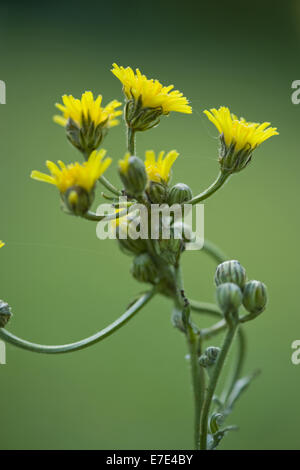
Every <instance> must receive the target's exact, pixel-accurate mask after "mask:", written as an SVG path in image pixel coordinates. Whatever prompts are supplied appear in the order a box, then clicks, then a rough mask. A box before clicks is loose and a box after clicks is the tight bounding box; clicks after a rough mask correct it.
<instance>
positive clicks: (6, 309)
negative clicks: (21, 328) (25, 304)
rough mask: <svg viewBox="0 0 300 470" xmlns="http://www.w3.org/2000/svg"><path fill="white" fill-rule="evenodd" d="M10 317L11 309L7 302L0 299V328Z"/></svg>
mask: <svg viewBox="0 0 300 470" xmlns="http://www.w3.org/2000/svg"><path fill="white" fill-rule="evenodd" d="M11 317H12V311H11V308H10V306H9V305H8V303H6V302H4V301H3V300H0V328H4V327H5V325H6V324H7V323H8V322H9V320H10V319H11Z"/></svg>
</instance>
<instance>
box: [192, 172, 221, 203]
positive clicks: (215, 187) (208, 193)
mask: <svg viewBox="0 0 300 470" xmlns="http://www.w3.org/2000/svg"><path fill="white" fill-rule="evenodd" d="M229 176H230V174H224V173H222V172H221V173H219V175H218V177H217V179H216V180H215V181H214V182H213V184H212V185H210V186H209V187H208V188H207V189H206V190H205V191H203V192H202V193H200V194H198V195H197V196H195V197H193V198H192V199H191V200H190V201H188V202H187V203H186V204H197V203H198V202H201V201H204V200H205V199H207V198H209V197H210V196H212V195H213V194H214V193H215V192H216V191H218V189H220V188H221V187H222V186H223V184H224V183H225V181H227V179H228V178H229Z"/></svg>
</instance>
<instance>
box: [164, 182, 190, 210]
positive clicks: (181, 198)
mask: <svg viewBox="0 0 300 470" xmlns="http://www.w3.org/2000/svg"><path fill="white" fill-rule="evenodd" d="M192 197H193V193H192V190H191V188H190V187H189V186H188V185H187V184H184V183H178V184H175V186H172V188H171V189H170V192H169V197H168V204H169V206H172V205H173V204H184V203H185V202H188V201H189V200H190V199H192Z"/></svg>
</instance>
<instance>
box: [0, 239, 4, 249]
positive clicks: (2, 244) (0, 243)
mask: <svg viewBox="0 0 300 470" xmlns="http://www.w3.org/2000/svg"><path fill="white" fill-rule="evenodd" d="M4 245H5V243H4V242H3V241H2V240H0V248H2V247H3V246H4Z"/></svg>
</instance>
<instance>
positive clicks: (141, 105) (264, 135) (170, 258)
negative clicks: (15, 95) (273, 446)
mask: <svg viewBox="0 0 300 470" xmlns="http://www.w3.org/2000/svg"><path fill="white" fill-rule="evenodd" d="M112 73H113V74H114V75H115V76H116V77H117V78H118V79H119V80H120V81H121V83H122V85H123V91H124V95H125V107H124V119H125V123H126V126H127V137H128V143H127V144H128V145H127V152H126V153H125V156H124V157H123V158H122V159H120V160H119V162H118V170H119V176H120V179H121V182H122V184H123V189H119V188H116V187H114V186H113V185H112V184H111V183H110V181H109V180H108V179H107V178H106V177H104V172H105V171H106V170H107V168H108V167H109V166H110V164H111V161H112V160H111V159H110V158H107V157H106V151H105V150H104V149H102V148H101V149H100V150H98V149H99V147H100V145H101V144H102V141H103V138H104V137H105V135H106V133H107V132H108V131H109V129H110V128H112V127H114V126H116V125H117V124H118V123H119V121H118V119H117V118H118V117H119V116H120V115H121V114H122V110H120V106H121V103H120V102H119V101H118V100H116V99H114V100H112V101H111V102H110V103H109V104H107V105H106V106H103V105H102V95H98V97H97V98H96V99H94V95H93V93H92V92H90V91H86V92H85V93H83V94H82V97H81V99H77V98H74V97H73V96H72V95H64V96H63V97H62V100H63V104H56V107H57V108H58V109H59V110H60V111H61V112H62V115H60V116H57V115H56V116H54V121H55V122H56V123H58V124H60V125H62V126H63V127H64V128H65V131H66V136H67V139H68V140H69V141H70V142H71V143H72V145H73V146H74V147H76V148H77V149H78V150H80V152H81V154H82V156H83V158H84V160H85V161H84V162H83V163H79V162H75V163H71V164H68V165H65V164H64V163H63V162H61V161H59V162H58V165H56V164H55V163H53V162H50V161H48V162H47V163H46V164H47V167H48V169H49V172H50V174H44V173H41V172H39V171H33V172H32V174H31V176H32V178H34V179H36V180H39V181H44V182H47V183H50V184H52V185H55V186H56V187H57V188H58V190H59V193H60V196H61V200H62V203H63V208H64V210H66V211H68V212H70V213H72V214H74V215H77V216H81V217H84V218H89V219H91V220H100V219H99V217H97V215H96V214H93V213H92V212H91V211H90V208H91V205H92V203H93V201H94V198H95V189H96V184H97V182H98V181H99V182H100V183H102V184H103V185H104V186H105V187H106V189H108V190H109V191H110V192H111V193H112V196H108V197H109V198H110V199H111V200H112V204H113V209H114V213H113V214H114V215H112V216H113V217H115V218H117V219H118V220H117V222H116V223H115V227H116V228H117V238H118V240H119V244H120V246H121V248H122V249H123V250H125V251H126V252H127V253H128V252H129V253H131V254H133V255H135V256H136V255H137V256H140V255H141V254H143V257H142V258H141V259H142V260H143V263H144V264H145V270H146V271H147V273H148V274H147V275H141V276H139V273H141V265H142V264H143V263H141V260H140V259H139V260H138V261H137V265H136V266H137V267H138V268H136V269H133V273H135V274H134V276H135V277H136V278H139V277H140V279H141V280H145V279H146V278H147V279H148V280H149V279H150V277H151V276H150V274H149V273H152V278H151V282H154V280H155V282H157V279H159V282H163V281H166V279H165V277H166V276H167V275H166V272H167V271H168V269H167V268H166V269H165V267H164V266H162V264H171V265H176V264H177V263H178V261H179V258H180V255H181V253H182V252H183V250H184V249H185V246H186V243H187V240H188V237H185V236H184V235H183V234H182V235H181V237H180V236H179V237H177V229H176V230H175V226H176V227H177V226H178V224H179V222H180V221H178V220H175V219H174V218H173V219H172V220H171V227H170V230H171V235H170V238H169V239H168V240H165V239H162V237H161V228H162V227H158V229H157V230H156V233H158V237H157V239H155V240H150V241H148V243H145V240H141V237H137V238H138V239H136V238H134V237H133V236H131V235H130V233H131V232H130V230H128V228H129V226H130V224H131V223H132V224H133V225H134V227H135V229H136V227H138V226H139V225H140V224H141V219H140V218H139V215H140V214H141V209H139V210H138V211H137V212H134V215H131V216H130V217H127V216H126V217H124V216H123V217H122V211H121V210H120V209H119V206H118V200H117V197H119V196H121V195H122V196H126V197H127V198H128V199H129V202H130V204H136V203H139V204H142V205H143V206H144V208H145V210H146V211H148V212H149V213H150V210H151V207H152V205H153V204H154V205H155V204H158V205H161V204H167V205H169V206H173V205H176V204H177V205H178V204H179V205H183V204H186V203H189V202H190V203H191V204H194V203H195V202H198V201H200V200H203V199H206V198H207V197H209V196H210V195H211V194H212V193H213V192H215V191H216V190H217V189H219V187H221V186H222V184H223V183H224V181H225V180H226V179H227V177H228V176H229V175H230V174H232V173H235V172H238V171H241V170H242V169H243V168H245V167H246V165H247V164H248V163H249V161H250V159H251V157H252V154H253V151H254V150H255V149H256V148H257V147H258V146H259V145H261V144H262V143H263V142H264V141H265V140H267V139H268V138H270V137H271V136H273V135H277V134H278V132H277V130H276V128H272V127H269V123H267V122H266V123H263V124H258V123H251V122H247V121H246V120H245V119H244V118H241V119H238V118H237V116H235V115H234V114H232V113H231V112H230V111H229V109H228V108H226V107H224V106H221V107H220V108H219V109H218V110H217V109H211V110H210V111H208V110H205V111H204V113H205V114H206V115H207V117H208V118H209V120H210V121H212V122H213V124H215V126H216V127H217V129H218V131H219V133H220V140H221V150H220V155H219V162H220V168H221V176H220V177H219V178H218V179H217V180H216V182H215V184H213V185H212V186H210V187H209V188H208V190H207V191H206V192H204V193H200V194H199V195H198V196H195V197H194V198H193V195H192V191H191V189H190V188H189V186H188V185H186V184H185V183H182V182H181V183H177V184H175V185H174V186H171V184H170V183H171V177H172V166H173V164H174V162H175V161H176V159H177V158H178V156H179V153H178V152H177V151H176V150H171V151H169V152H165V151H161V152H159V153H158V154H156V153H155V151H154V150H147V151H146V153H145V158H144V159H140V158H139V156H138V155H137V152H136V149H135V133H136V132H137V131H145V130H148V129H150V128H152V127H154V126H155V125H157V124H158V123H159V121H160V118H161V116H163V115H168V114H169V113H171V112H179V113H184V114H191V113H192V108H191V106H190V104H189V101H188V100H187V98H185V97H184V96H183V94H182V93H181V92H179V91H178V90H174V89H173V88H174V87H173V85H169V86H164V85H162V84H161V83H160V82H159V81H158V80H156V79H148V78H147V77H146V76H145V75H144V74H142V73H141V72H140V70H139V69H138V68H137V69H136V71H135V72H134V71H133V69H132V68H131V67H120V66H118V65H117V64H113V69H112ZM119 218H120V220H119ZM179 225H180V224H179ZM152 229H153V227H151V226H150V227H148V233H147V235H148V236H149V237H150V238H151V236H150V232H151V234H152ZM124 232H126V233H127V239H126V240H125V239H124V237H123V235H124ZM175 233H176V235H175ZM146 253H148V254H149V253H150V255H151V256H150V258H149V257H148V258H147V262H146V256H145V254H146ZM157 258H160V260H159V261H158V260H157ZM134 263H135V261H134ZM151 263H152V264H153V266H152V268H151V269H150V268H149V265H150V264H151ZM134 266H135V264H134ZM154 268H155V269H154ZM154 273H155V275H154ZM169 281H170V279H169V280H168V282H167V281H166V282H165V284H166V283H168V287H170V284H172V282H171V283H170V282H169ZM149 282H150V281H149ZM173 287H174V286H173ZM171 289H172V287H171ZM165 290H166V291H167V290H168V289H165Z"/></svg>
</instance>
